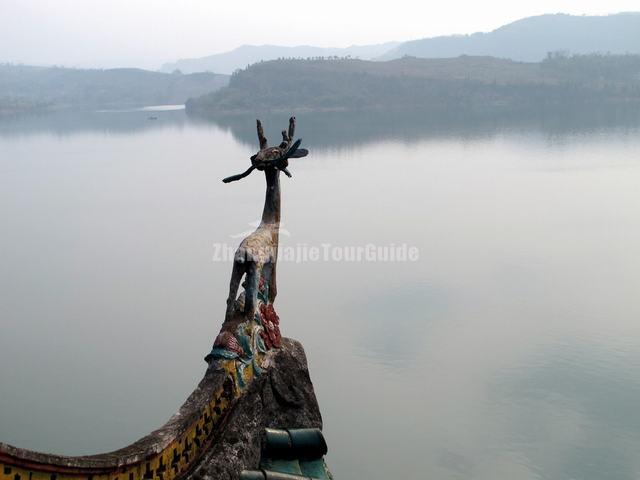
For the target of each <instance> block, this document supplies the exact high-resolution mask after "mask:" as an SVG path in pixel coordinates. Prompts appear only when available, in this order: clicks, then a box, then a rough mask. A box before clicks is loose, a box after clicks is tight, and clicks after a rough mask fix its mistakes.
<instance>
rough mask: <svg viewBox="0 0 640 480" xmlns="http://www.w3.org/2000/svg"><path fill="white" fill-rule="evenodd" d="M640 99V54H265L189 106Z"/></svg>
mask: <svg viewBox="0 0 640 480" xmlns="http://www.w3.org/2000/svg"><path fill="white" fill-rule="evenodd" d="M638 100H640V56H633V55H622V56H613V55H604V56H603V55H588V56H573V57H563V56H559V55H557V56H551V57H549V58H547V59H546V60H544V61H543V62H539V63H523V62H514V61H511V60H504V59H496V58H492V57H467V56H463V57H458V58H452V59H418V58H402V59H398V60H392V61H388V62H368V61H362V60H349V59H333V60H280V61H271V62H262V63H258V64H255V65H252V66H251V67H249V68H247V69H246V70H243V71H240V72H238V73H236V74H234V75H232V77H231V80H230V83H229V85H228V86H227V87H226V88H223V89H221V90H219V91H217V92H214V93H211V94H207V95H204V96H202V97H200V98H196V99H191V100H190V101H189V102H188V103H187V108H188V110H189V111H191V112H199V113H203V114H210V113H217V112H218V113H219V112H253V111H280V110H282V111H287V110H290V111H300V110H317V111H322V110H348V109H360V108H369V109H382V108H400V109H403V108H405V109H406V108H414V109H415V108H429V109H451V108H471V109H482V108H531V107H539V106H541V105H556V106H558V105H570V104H571V103H598V102H636V101H638Z"/></svg>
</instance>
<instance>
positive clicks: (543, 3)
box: [0, 0, 640, 69]
mask: <svg viewBox="0 0 640 480" xmlns="http://www.w3.org/2000/svg"><path fill="white" fill-rule="evenodd" d="M634 10H640V2H638V0H607V1H606V2H605V1H601V0H598V1H594V0H532V1H518V0H483V1H477V0H476V1H469V0H448V1H446V2H427V1H424V0H422V1H420V0H394V1H392V2H375V1H371V0H369V1H349V0H322V1H319V2H316V1H313V2H312V1H309V0H307V1H304V0H302V1H301V0H298V1H295V2H294V1H289V0H263V1H257V2H247V1H233V0H231V1H230V0H224V1H222V0H0V63H3V62H22V63H26V64H41V65H42V64H44V65H50V64H58V65H67V66H85V67H113V66H138V67H143V68H152V69H153V68H157V67H159V65H160V64H161V63H163V62H165V61H172V60H175V59H178V58H189V57H199V56H205V55H209V54H212V53H218V52H223V51H226V50H230V49H232V48H235V47H237V46H239V45H242V44H277V45H318V46H348V45H351V44H367V43H381V42H385V41H389V40H410V39H415V38H423V37H430V36H435V35H442V34H452V33H472V32H477V31H487V30H492V29H494V28H496V27H498V26H500V25H503V24H505V23H508V22H510V21H513V20H517V19H519V18H522V17H526V16H531V15H538V14H542V13H559V12H562V13H572V14H591V15H603V14H608V13H616V12H621V11H634Z"/></svg>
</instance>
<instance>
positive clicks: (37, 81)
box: [0, 65, 228, 113]
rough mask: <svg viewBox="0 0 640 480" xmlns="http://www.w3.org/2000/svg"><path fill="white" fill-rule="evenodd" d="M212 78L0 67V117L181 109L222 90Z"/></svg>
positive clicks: (218, 78)
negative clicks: (21, 113) (82, 110)
mask: <svg viewBox="0 0 640 480" xmlns="http://www.w3.org/2000/svg"><path fill="white" fill-rule="evenodd" d="M227 82H228V76H226V75H216V74H212V73H198V74H192V75H180V74H173V75H171V74H166V73H159V72H150V71H147V70H139V69H111V70H80V69H70V68H56V67H31V66H20V65H0V113H12V112H19V111H25V110H39V109H44V108H49V109H51V108H68V107H92V108H114V107H130V106H144V105H157V104H182V103H184V102H185V101H186V100H187V99H188V98H189V97H194V96H199V95H203V94H205V93H208V92H212V91H214V90H217V89H218V88H220V87H222V86H224V85H226V84H227Z"/></svg>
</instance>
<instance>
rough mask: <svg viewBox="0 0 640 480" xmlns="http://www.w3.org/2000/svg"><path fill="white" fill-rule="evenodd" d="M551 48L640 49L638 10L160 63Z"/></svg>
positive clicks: (508, 53) (531, 55) (536, 54)
mask: <svg viewBox="0 0 640 480" xmlns="http://www.w3.org/2000/svg"><path fill="white" fill-rule="evenodd" d="M551 51H564V52H568V53H571V54H589V53H596V52H600V53H612V54H618V55H620V54H626V53H632V54H640V15H639V14H633V13H620V14H616V15H605V16H586V15H584V16H576V15H566V14H547V15H538V16H534V17H527V18H523V19H521V20H517V21H515V22H512V23H509V24H507V25H503V26H501V27H499V28H497V29H495V30H493V31H490V32H478V33H472V34H469V35H447V36H440V37H432V38H421V39H418V40H411V41H408V42H387V43H381V44H377V45H360V46H358V45H354V46H351V47H346V48H324V47H315V46H307V45H300V46H297V47H283V46H277V45H243V46H241V47H238V48H235V49H233V50H231V51H229V52H223V53H217V54H215V55H208V56H206V57H200V58H187V59H181V60H178V61H176V62H173V63H167V64H164V65H163V66H162V71H165V72H173V71H174V70H175V69H180V70H181V71H182V72H183V73H192V72H203V71H210V72H216V73H229V74H230V73H233V72H234V71H235V70H237V69H241V68H246V66H247V65H251V64H253V63H256V62H259V61H261V60H263V61H268V60H277V59H279V58H299V59H303V58H309V57H331V56H339V57H351V58H357V59H360V60H393V59H397V58H402V57H404V56H407V55H409V56H412V57H418V58H453V57H458V56H460V55H474V56H491V57H498V58H508V59H511V60H517V61H522V62H539V61H541V60H543V59H544V58H545V57H546V55H547V52H551Z"/></svg>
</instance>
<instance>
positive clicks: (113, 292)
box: [0, 112, 640, 480]
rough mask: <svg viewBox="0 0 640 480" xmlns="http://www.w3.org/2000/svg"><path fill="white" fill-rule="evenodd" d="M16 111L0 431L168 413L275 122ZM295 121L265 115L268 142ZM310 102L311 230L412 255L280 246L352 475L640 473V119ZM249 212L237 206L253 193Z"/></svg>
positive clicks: (136, 422) (62, 441)
mask: <svg viewBox="0 0 640 480" xmlns="http://www.w3.org/2000/svg"><path fill="white" fill-rule="evenodd" d="M148 115H149V112H128V113H75V114H68V113H67V114H63V113H58V114H52V115H49V116H36V117H23V118H21V119H14V120H3V121H2V122H0V191H1V192H2V201H1V202H0V219H1V221H2V224H3V235H2V237H1V238H0V315H1V318H2V335H0V365H2V367H0V385H2V395H0V432H1V434H0V439H1V440H2V441H8V442H10V443H14V444H17V445H19V446H24V447H31V448H37V449H43V450H51V451H55V452H60V453H74V454H80V453H94V452H96V451H100V450H109V449H113V448H117V447H120V446H122V445H123V444H125V443H127V442H129V441H131V440H134V439H135V438H136V437H138V436H140V435H142V434H144V433H146V432H148V431H149V430H150V429H152V428H154V427H156V426H158V425H159V424H161V423H162V422H163V421H164V420H166V419H167V418H168V417H169V415H171V414H172V413H173V412H174V411H175V409H176V408H177V406H178V405H179V404H180V403H181V402H182V400H183V399H184V398H185V397H186V395H187V394H188V393H189V392H190V390H191V389H192V388H193V386H194V385H195V383H196V382H197V381H198V379H199V377H200V375H201V374H202V371H203V368H204V363H203V362H202V356H203V355H204V353H206V352H207V351H208V349H209V348H210V343H211V340H212V338H213V335H214V334H215V332H216V331H217V329H218V326H219V323H220V322H221V320H222V318H221V313H222V312H223V310H224V300H225V296H226V290H227V281H228V276H229V273H230V265H228V264H226V263H224V264H221V263H215V262H211V257H212V254H213V247H212V244H213V243H221V242H227V243H229V244H231V245H235V244H237V242H238V239H237V238H231V237H230V236H231V235H233V234H235V233H237V232H241V231H244V230H246V228H247V225H248V224H250V223H251V222H253V221H254V220H256V218H257V217H258V216H259V213H260V212H259V206H260V205H261V202H262V200H263V195H264V191H263V180H262V179H261V178H260V177H259V176H257V175H253V176H250V177H248V178H247V179H246V180H245V181H243V182H241V183H238V184H234V185H233V186H229V185H223V184H222V183H221V182H220V179H221V178H223V177H225V176H227V175H229V174H230V173H235V172H236V171H238V165H240V164H242V165H245V164H246V162H247V159H248V154H249V153H252V152H253V151H255V147H256V140H255V132H254V123H253V122H254V118H253V117H252V118H248V117H228V118H224V119H214V120H206V121H205V120H198V119H190V118H188V117H187V116H186V115H185V114H184V112H160V113H158V117H159V118H158V120H157V121H149V120H147V117H148ZM284 119H285V116H284V115H282V116H279V115H272V116H266V117H265V118H264V121H265V125H266V127H267V129H268V135H269V137H270V138H271V139H272V140H273V139H275V138H277V136H278V135H279V133H278V131H277V130H275V129H276V128H278V127H279V126H280V125H282V124H283V121H284ZM485 120H486V121H484V122H480V121H476V119H474V118H466V119H465V118H457V119H446V117H445V118H443V117H442V116H440V117H439V118H429V117H425V116H421V115H417V114H416V115H413V114H402V115H401V114H393V113H390V114H389V115H379V116H376V115H366V116H365V115H363V114H359V113H353V114H342V113H340V114H339V113H335V112H334V113H323V114H313V115H312V114H300V115H299V128H300V132H299V134H300V136H301V137H303V138H304V140H305V144H306V145H307V146H309V147H310V149H311V151H312V155H310V156H309V157H308V158H305V159H304V160H300V161H296V163H295V164H294V165H292V167H291V170H292V173H293V175H294V177H293V179H283V197H284V211H283V218H284V222H285V228H286V229H287V230H288V231H289V232H290V235H288V236H286V237H285V236H283V239H282V241H283V243H286V244H288V245H298V244H303V245H319V246H321V245H322V244H325V243H326V244H331V245H335V246H338V247H339V246H362V245H366V244H369V243H373V244H376V245H389V244H395V245H398V244H401V243H408V244H410V245H412V246H416V247H417V248H418V249H419V251H420V257H419V259H418V261H415V262H404V263H402V262H379V263H368V262H364V263H358V262H333V261H329V262H308V263H296V262H283V263H282V264H281V265H279V275H280V277H279V296H278V311H279V313H280V316H281V319H282V328H283V331H284V333H285V334H286V335H289V336H292V337H294V338H299V339H300V340H302V341H303V343H304V345H305V348H306V350H307V354H308V356H309V363H310V368H311V374H312V378H313V380H314V383H315V385H316V389H317V393H318V396H319V400H320V404H321V406H322V410H323V416H324V421H325V431H326V436H327V438H328V440H329V446H330V455H329V462H330V464H331V467H332V469H333V470H334V472H335V474H336V477H337V478H345V479H349V478H353V479H356V478H371V479H377V478H380V479H382V478H396V477H402V478H408V479H422V478H460V479H462V478H464V479H465V480H466V479H468V478H474V479H487V480H488V479H491V480H493V479H495V478H518V479H520V478H523V479H527V478H531V479H534V478H553V479H565V478H566V479H568V478H594V479H595V478H607V479H628V478H636V477H637V476H638V472H640V464H639V462H638V461H637V460H636V455H635V452H637V450H638V447H639V446H640V445H639V440H640V423H639V422H638V421H637V416H636V415H634V410H633V409H634V406H635V405H637V403H638V401H640V388H639V385H640V374H639V373H638V372H640V368H638V367H640V329H639V327H638V322H637V318H638V316H639V315H640V305H639V304H638V302H637V293H638V291H640V276H639V275H638V271H640V197H639V196H638V194H637V185H638V183H639V182H640V164H639V163H638V155H637V153H638V151H639V150H640V134H639V132H638V124H637V123H636V120H635V117H634V116H633V115H625V114H620V113H615V112H601V113H600V114H599V115H596V116H595V117H594V116H587V115H585V116H580V115H577V118H573V119H572V121H565V120H566V117H562V116H550V117H549V116H547V117H545V116H542V117H536V116H535V115H534V116H530V117H529V119H528V120H527V119H523V118H520V119H517V118H515V117H512V118H501V119H493V120H491V119H485ZM231 206H232V207H231Z"/></svg>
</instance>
